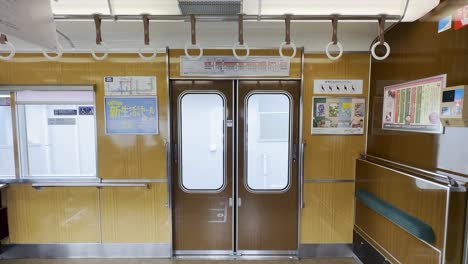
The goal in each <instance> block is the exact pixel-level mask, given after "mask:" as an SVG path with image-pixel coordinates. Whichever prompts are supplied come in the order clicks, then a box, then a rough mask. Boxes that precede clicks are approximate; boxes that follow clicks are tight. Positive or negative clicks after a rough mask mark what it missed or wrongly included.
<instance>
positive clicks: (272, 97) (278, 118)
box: [246, 93, 291, 191]
mask: <svg viewBox="0 0 468 264" xmlns="http://www.w3.org/2000/svg"><path fill="white" fill-rule="evenodd" d="M246 120H247V126H246V127H247V131H246V135H247V156H246V167H247V181H246V182H247V189H249V190H251V191H283V190H285V189H287V188H288V187H289V181H290V167H291V166H290V163H291V159H290V153H291V151H290V148H291V100H290V97H289V96H288V95H286V94H284V93H254V94H252V95H250V96H249V97H248V99H247V118H246Z"/></svg>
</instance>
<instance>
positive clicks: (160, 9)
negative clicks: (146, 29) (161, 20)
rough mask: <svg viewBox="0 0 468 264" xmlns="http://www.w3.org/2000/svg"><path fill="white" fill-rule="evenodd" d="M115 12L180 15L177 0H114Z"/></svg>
mask: <svg viewBox="0 0 468 264" xmlns="http://www.w3.org/2000/svg"><path fill="white" fill-rule="evenodd" d="M112 5H113V7H114V12H115V14H118V15H139V14H143V13H148V14H152V15H179V14H180V10H179V3H178V2H177V0H131V1H129V0H112Z"/></svg>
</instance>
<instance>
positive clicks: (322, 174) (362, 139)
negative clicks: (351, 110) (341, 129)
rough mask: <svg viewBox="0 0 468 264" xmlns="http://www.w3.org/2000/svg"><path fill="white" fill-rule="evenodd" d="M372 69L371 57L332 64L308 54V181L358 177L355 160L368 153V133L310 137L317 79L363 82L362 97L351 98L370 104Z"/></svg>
mask: <svg viewBox="0 0 468 264" xmlns="http://www.w3.org/2000/svg"><path fill="white" fill-rule="evenodd" d="M369 69H370V65H369V54H345V55H343V57H342V59H340V60H338V61H330V60H329V59H327V58H326V57H325V56H323V55H311V54H306V55H305V61H304V95H303V100H304V101H303V107H304V108H303V111H304V118H303V135H304V136H303V138H304V140H305V141H306V147H305V151H304V178H305V179H354V178H355V175H354V169H355V161H356V158H358V157H359V154H361V153H364V151H365V145H366V132H364V134H363V135H352V136H346V135H345V136H343V135H338V136H335V135H311V118H312V97H313V96H315V95H314V92H313V87H314V80H316V79H319V80H323V79H325V80H326V79H332V80H333V79H355V80H363V84H364V87H363V94H362V95H352V97H353V96H354V97H365V98H366V104H368V100H367V99H368V83H369ZM317 96H323V95H317ZM324 96H327V95H324ZM337 96H338V97H345V96H349V95H337ZM366 123H367V120H366Z"/></svg>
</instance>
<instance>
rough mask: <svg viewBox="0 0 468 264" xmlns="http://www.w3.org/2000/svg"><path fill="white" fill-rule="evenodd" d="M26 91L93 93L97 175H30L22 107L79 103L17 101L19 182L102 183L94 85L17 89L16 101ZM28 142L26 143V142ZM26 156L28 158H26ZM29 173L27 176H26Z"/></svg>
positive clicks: (24, 118) (39, 86)
mask: <svg viewBox="0 0 468 264" xmlns="http://www.w3.org/2000/svg"><path fill="white" fill-rule="evenodd" d="M26 91H31V92H91V93H92V95H93V102H92V103H89V104H87V105H92V106H93V108H94V115H93V117H94V122H93V124H94V132H95V133H94V142H95V143H94V144H95V147H94V152H95V157H96V158H95V162H94V163H95V165H94V167H95V171H96V173H95V175H82V176H78V175H73V176H64V175H44V176H34V175H29V172H28V171H27V170H26V171H25V169H24V168H25V166H28V164H29V159H28V157H27V156H28V149H27V144H26V146H24V142H26V141H27V126H26V125H25V127H26V130H25V131H22V130H21V129H20V123H21V122H26V116H25V114H26V111H24V110H20V108H21V106H23V109H24V106H27V105H50V106H54V105H79V103H76V102H66V101H63V102H53V103H49V102H37V103H27V104H18V102H17V100H15V102H14V104H15V115H16V118H15V123H16V133H17V135H16V136H17V137H16V141H17V151H18V158H17V159H18V160H17V163H18V165H17V168H18V169H19V173H18V172H17V175H18V178H17V180H18V181H19V182H27V183H36V182H100V181H101V179H100V177H99V166H98V163H99V158H98V140H97V139H98V129H97V113H96V92H95V89H94V86H92V85H83V86H62V85H57V86H41V85H38V86H34V85H32V86H27V87H15V89H13V90H12V91H11V92H15V99H16V92H26ZM20 112H23V113H22V114H23V115H24V117H20V114H21V113H20ZM25 140H26V141H25ZM24 155H26V158H25V156H24ZM26 172H27V174H25V173H26Z"/></svg>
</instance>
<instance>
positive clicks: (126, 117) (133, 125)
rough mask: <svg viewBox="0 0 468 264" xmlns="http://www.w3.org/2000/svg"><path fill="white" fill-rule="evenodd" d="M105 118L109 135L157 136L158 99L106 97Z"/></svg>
mask: <svg viewBox="0 0 468 264" xmlns="http://www.w3.org/2000/svg"><path fill="white" fill-rule="evenodd" d="M104 101H105V102H104V103H105V118H106V134H108V135H157V134H158V133H159V127H158V102H157V98H156V97H106V98H105V99H104Z"/></svg>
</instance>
